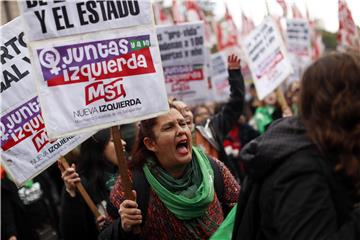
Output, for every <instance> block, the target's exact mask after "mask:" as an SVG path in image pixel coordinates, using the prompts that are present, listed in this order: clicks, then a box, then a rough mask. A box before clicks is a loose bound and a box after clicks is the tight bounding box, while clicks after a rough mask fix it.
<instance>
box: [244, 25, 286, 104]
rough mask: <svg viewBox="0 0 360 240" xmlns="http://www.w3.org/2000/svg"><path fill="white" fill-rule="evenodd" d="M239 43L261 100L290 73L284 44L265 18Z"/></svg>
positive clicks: (274, 28) (274, 27) (274, 26)
mask: <svg viewBox="0 0 360 240" xmlns="http://www.w3.org/2000/svg"><path fill="white" fill-rule="evenodd" d="M241 43H242V46H243V49H244V53H245V56H246V58H247V61H248V64H249V68H250V70H251V73H252V76H253V80H254V84H255V87H256V91H257V94H258V97H259V99H260V100H262V99H263V98H264V97H266V95H268V94H269V93H271V92H272V91H273V90H274V89H275V88H276V87H278V86H279V85H280V84H281V83H282V82H283V81H284V80H285V79H286V78H287V77H288V76H289V75H290V74H291V73H292V67H291V64H290V61H289V60H288V57H287V55H286V50H285V47H284V44H283V42H282V39H281V36H280V34H279V32H278V30H277V28H276V25H275V23H274V21H273V20H272V19H271V18H265V19H264V21H263V22H262V24H260V25H259V26H258V27H256V28H255V29H254V30H253V31H252V32H251V33H250V34H249V35H247V36H246V37H245V38H244V39H243V40H242V42H241Z"/></svg>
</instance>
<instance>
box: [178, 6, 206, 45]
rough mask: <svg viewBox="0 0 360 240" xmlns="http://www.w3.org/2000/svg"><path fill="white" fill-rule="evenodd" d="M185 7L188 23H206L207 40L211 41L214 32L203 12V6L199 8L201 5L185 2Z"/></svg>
mask: <svg viewBox="0 0 360 240" xmlns="http://www.w3.org/2000/svg"><path fill="white" fill-rule="evenodd" d="M185 7H186V10H187V11H186V16H187V21H189V22H191V21H198V20H200V21H204V24H205V26H204V27H205V38H206V40H207V41H208V42H210V41H211V39H210V38H211V35H212V31H211V26H210V25H209V23H208V22H207V21H206V16H205V13H204V11H203V9H202V8H201V6H199V4H198V3H197V2H196V1H186V2H185Z"/></svg>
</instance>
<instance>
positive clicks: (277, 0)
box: [276, 0, 287, 17]
mask: <svg viewBox="0 0 360 240" xmlns="http://www.w3.org/2000/svg"><path fill="white" fill-rule="evenodd" d="M276 2H277V3H278V4H279V5H280V7H281V8H282V10H283V17H287V5H286V2H285V0H276Z"/></svg>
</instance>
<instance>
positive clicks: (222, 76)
mask: <svg viewBox="0 0 360 240" xmlns="http://www.w3.org/2000/svg"><path fill="white" fill-rule="evenodd" d="M211 69H212V71H211V85H212V90H213V96H214V101H216V102H225V101H227V100H228V99H229V96H230V85H229V72H228V66H227V59H226V53H225V52H218V53H215V54H212V55H211Z"/></svg>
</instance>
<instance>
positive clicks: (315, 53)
mask: <svg viewBox="0 0 360 240" xmlns="http://www.w3.org/2000/svg"><path fill="white" fill-rule="evenodd" d="M311 45H312V56H311V58H312V59H313V60H314V61H315V60H317V59H318V58H319V57H321V55H322V54H323V52H324V50H325V46H324V43H323V41H322V36H321V33H319V32H317V33H315V37H314V39H313V40H312V42H311Z"/></svg>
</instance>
